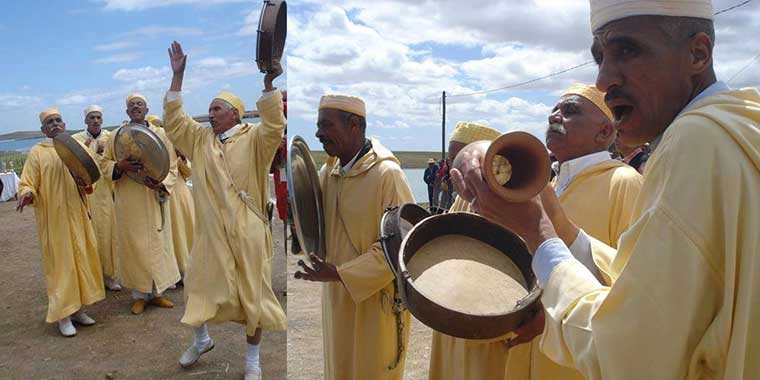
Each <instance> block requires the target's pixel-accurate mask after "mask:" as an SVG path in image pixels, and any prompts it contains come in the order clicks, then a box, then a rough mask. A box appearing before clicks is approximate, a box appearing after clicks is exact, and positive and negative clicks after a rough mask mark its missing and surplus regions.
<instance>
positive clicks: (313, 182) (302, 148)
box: [286, 135, 327, 259]
mask: <svg viewBox="0 0 760 380" xmlns="http://www.w3.org/2000/svg"><path fill="white" fill-rule="evenodd" d="M288 145H289V146H288V164H287V173H286V174H287V178H288V197H289V198H290V208H291V210H292V213H293V222H294V224H295V225H296V236H297V237H298V240H299V242H300V243H301V247H303V249H304V250H305V251H306V252H307V253H310V251H311V252H313V253H314V254H316V255H317V257H319V258H321V259H324V258H325V257H326V256H327V249H326V241H325V219H324V211H323V208H322V188H321V187H320V184H319V175H318V174H317V169H316V167H315V165H314V159H313V158H312V157H311V152H310V150H309V145H308V144H306V141H305V140H304V139H303V138H302V137H301V136H298V135H296V136H293V138H292V139H291V140H290V143H289V144H288ZM296 154H297V155H298V157H299V158H300V159H302V160H303V161H304V165H305V167H306V168H305V169H306V173H304V174H303V175H304V176H305V177H306V178H305V180H307V181H309V187H311V189H312V193H311V196H312V197H313V198H314V200H313V201H314V210H315V213H316V215H315V217H314V218H315V219H316V221H312V223H316V226H317V236H316V237H308V238H307V236H306V235H305V234H304V228H303V222H304V221H302V219H303V218H305V217H306V215H302V214H303V213H304V210H300V209H299V207H300V206H299V205H298V201H297V200H296V199H295V196H296V187H297V186H296V179H297V178H300V177H299V176H296V175H294V173H293V160H294V157H293V156H294V155H296ZM314 241H316V244H312V242H314ZM310 246H311V247H310Z"/></svg>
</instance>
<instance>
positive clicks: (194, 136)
mask: <svg viewBox="0 0 760 380" xmlns="http://www.w3.org/2000/svg"><path fill="white" fill-rule="evenodd" d="M163 120H164V129H165V130H166V136H167V137H168V138H169V141H171V142H172V144H174V146H176V147H177V149H179V151H180V152H182V153H183V154H184V155H185V157H187V159H188V160H191V161H192V160H193V154H195V145H196V142H197V140H198V139H199V138H200V136H201V135H202V131H203V129H204V127H203V126H202V125H200V124H199V123H198V122H197V121H195V120H193V117H192V116H190V115H188V114H187V113H186V112H185V110H184V109H183V108H182V98H179V99H177V100H174V101H171V102H168V101H166V99H164V119H163Z"/></svg>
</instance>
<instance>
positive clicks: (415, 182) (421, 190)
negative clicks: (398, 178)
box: [404, 169, 428, 203]
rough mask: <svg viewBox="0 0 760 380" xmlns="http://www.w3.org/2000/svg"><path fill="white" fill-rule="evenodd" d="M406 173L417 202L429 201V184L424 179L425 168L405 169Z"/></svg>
mask: <svg viewBox="0 0 760 380" xmlns="http://www.w3.org/2000/svg"><path fill="white" fill-rule="evenodd" d="M404 174H406V179H407V180H408V181H409V187H411V188H412V194H414V200H415V201H416V202H417V203H427V201H428V193H427V184H426V183H425V181H423V180H422V177H423V175H424V174H425V169H404Z"/></svg>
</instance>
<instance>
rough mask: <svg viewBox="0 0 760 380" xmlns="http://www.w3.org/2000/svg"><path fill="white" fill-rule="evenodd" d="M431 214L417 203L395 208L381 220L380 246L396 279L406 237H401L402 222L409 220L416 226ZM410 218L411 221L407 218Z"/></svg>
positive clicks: (387, 212)
mask: <svg viewBox="0 0 760 380" xmlns="http://www.w3.org/2000/svg"><path fill="white" fill-rule="evenodd" d="M430 216H431V214H430V213H429V212H428V211H427V210H425V209H424V208H422V207H420V206H419V205H417V204H416V203H405V204H403V205H401V206H399V207H393V208H391V209H388V211H386V212H385V213H383V217H382V218H381V219H380V244H381V245H382V247H383V254H384V255H385V261H386V262H387V263H388V266H389V267H390V268H391V272H393V276H394V277H398V272H399V270H398V260H399V255H398V254H399V251H401V242H402V241H403V239H404V236H401V220H402V219H404V220H407V221H409V222H410V223H412V225H416V224H417V223H419V222H421V221H422V220H424V219H426V218H428V217H430ZM405 217H408V218H409V219H407V218H405Z"/></svg>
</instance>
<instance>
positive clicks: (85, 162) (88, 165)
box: [53, 133, 100, 185]
mask: <svg viewBox="0 0 760 380" xmlns="http://www.w3.org/2000/svg"><path fill="white" fill-rule="evenodd" d="M53 148H55V151H56V153H57V154H58V156H59V157H61V161H63V164H64V165H65V166H66V167H67V168H68V169H69V170H70V171H71V172H74V173H75V174H76V175H78V176H79V177H81V178H82V180H83V181H84V183H85V185H92V184H93V183H95V182H97V181H98V179H100V169H99V168H98V164H96V163H95V160H93V159H92V157H90V155H89V154H87V152H86V151H85V148H83V147H82V146H81V145H79V142H78V141H76V139H74V138H73V137H71V136H69V135H67V134H65V133H62V134H60V135H58V136H55V137H54V138H53ZM63 150H65V152H64V151H63ZM64 155H70V156H69V157H73V158H75V159H76V160H77V162H78V163H79V164H80V165H81V168H76V167H74V168H72V166H71V165H73V164H72V163H70V162H68V160H67V159H64ZM80 169H84V172H82V171H81V170H80ZM83 175H84V176H83Z"/></svg>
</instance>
